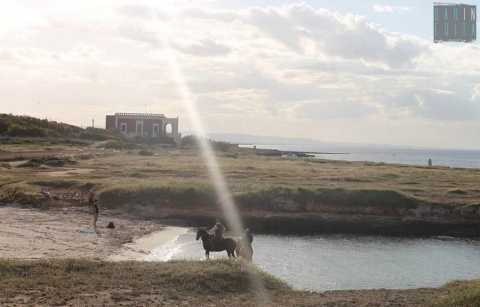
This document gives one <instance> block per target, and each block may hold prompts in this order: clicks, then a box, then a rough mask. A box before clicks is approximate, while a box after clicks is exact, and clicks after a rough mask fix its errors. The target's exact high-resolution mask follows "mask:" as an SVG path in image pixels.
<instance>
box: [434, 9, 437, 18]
mask: <svg viewBox="0 0 480 307" xmlns="http://www.w3.org/2000/svg"><path fill="white" fill-rule="evenodd" d="M434 13H435V20H438V7H435V9H434Z"/></svg>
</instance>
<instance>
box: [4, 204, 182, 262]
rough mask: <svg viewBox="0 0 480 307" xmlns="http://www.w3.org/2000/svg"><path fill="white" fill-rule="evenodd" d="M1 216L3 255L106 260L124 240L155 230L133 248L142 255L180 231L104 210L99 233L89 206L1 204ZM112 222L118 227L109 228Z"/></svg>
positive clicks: (5, 256)
mask: <svg viewBox="0 0 480 307" xmlns="http://www.w3.org/2000/svg"><path fill="white" fill-rule="evenodd" d="M0 217H1V219H0V258H13V259H45V258H92V259H101V260H105V259H109V257H111V256H112V255H117V254H118V253H119V252H120V251H122V250H123V249H122V248H123V246H124V244H127V243H130V242H137V241H135V240H137V238H141V237H143V236H145V235H147V234H150V233H152V232H155V235H149V236H147V237H145V238H142V239H138V242H139V243H138V244H140V246H139V247H132V248H131V249H133V250H138V252H139V253H138V254H137V255H140V254H143V253H145V252H147V251H148V250H149V249H151V248H153V247H155V244H157V243H161V242H162V240H166V241H168V240H169V239H171V237H170V236H174V235H175V233H176V231H177V230H170V229H168V228H167V230H166V232H165V233H163V231H160V232H158V233H157V231H159V230H161V229H163V228H164V227H163V226H162V225H159V224H157V223H154V222H149V221H144V220H136V219H132V218H129V217H127V216H117V215H113V214H111V213H109V212H101V214H100V217H99V221H98V224H97V226H98V227H97V230H98V233H95V232H94V230H93V227H92V224H91V223H92V215H91V213H90V212H89V210H88V209H87V208H63V209H55V210H48V211H41V210H36V209H23V208H19V207H14V206H5V207H0ZM109 222H113V223H114V224H115V226H116V227H115V229H108V228H106V226H107V224H108V223H109ZM162 238H163V239H162ZM127 246H129V245H127Z"/></svg>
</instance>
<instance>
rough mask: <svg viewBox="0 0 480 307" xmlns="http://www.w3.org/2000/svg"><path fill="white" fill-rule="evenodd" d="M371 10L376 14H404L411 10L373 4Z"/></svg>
mask: <svg viewBox="0 0 480 307" xmlns="http://www.w3.org/2000/svg"><path fill="white" fill-rule="evenodd" d="M372 9H373V11H374V12H376V13H405V12H408V11H410V10H411V9H412V8H411V7H409V6H397V5H382V4H375V5H373V6H372Z"/></svg>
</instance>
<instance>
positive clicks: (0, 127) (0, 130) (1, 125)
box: [0, 118, 8, 134]
mask: <svg viewBox="0 0 480 307" xmlns="http://www.w3.org/2000/svg"><path fill="white" fill-rule="evenodd" d="M7 130H8V123H7V122H6V121H5V120H3V119H1V118H0V134H5V133H6V132H7Z"/></svg>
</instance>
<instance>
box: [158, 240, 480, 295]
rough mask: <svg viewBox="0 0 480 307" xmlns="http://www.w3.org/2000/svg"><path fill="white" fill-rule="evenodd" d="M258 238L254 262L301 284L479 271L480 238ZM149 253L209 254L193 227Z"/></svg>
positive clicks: (433, 280) (417, 279) (423, 281)
mask: <svg viewBox="0 0 480 307" xmlns="http://www.w3.org/2000/svg"><path fill="white" fill-rule="evenodd" d="M253 244H254V250H255V254H254V262H255V263H256V264H257V265H258V266H259V267H261V268H262V269H264V270H265V271H267V272H269V273H271V274H273V275H275V276H277V277H280V278H281V279H283V280H284V281H287V282H288V283H289V284H290V285H291V286H293V287H294V288H297V289H308V290H317V291H323V290H343V289H376V288H388V289H404V288H419V287H438V286H441V285H443V284H445V283H446V282H449V281H452V280H456V279H473V278H479V277H480V241H469V240H460V239H436V238H431V239H401V238H386V237H356V236H342V235H334V236H332V235H330V236H311V237H283V236H263V235H257V236H256V237H255V239H254V242H253ZM212 255H214V256H213V258H219V257H226V253H215V254H212ZM149 259H150V260H160V261H163V260H170V259H204V251H203V248H202V245H201V242H200V241H195V236H194V233H192V232H189V233H186V234H184V235H181V236H180V237H178V238H177V239H176V240H175V241H173V242H171V243H169V244H167V245H164V246H162V247H159V248H158V249H157V250H156V251H155V252H154V253H152V255H150V257H149Z"/></svg>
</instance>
